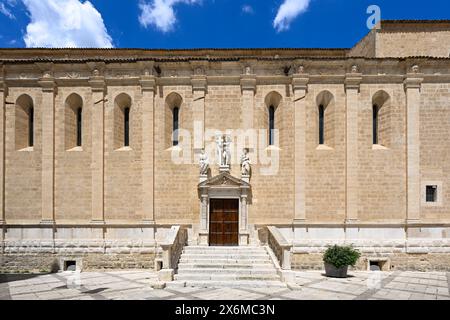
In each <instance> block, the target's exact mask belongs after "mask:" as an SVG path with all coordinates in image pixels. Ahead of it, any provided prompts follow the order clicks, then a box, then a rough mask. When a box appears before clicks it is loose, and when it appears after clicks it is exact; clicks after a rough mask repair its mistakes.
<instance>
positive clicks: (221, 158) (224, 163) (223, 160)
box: [216, 135, 231, 167]
mask: <svg viewBox="0 0 450 320" xmlns="http://www.w3.org/2000/svg"><path fill="white" fill-rule="evenodd" d="M230 149H231V137H230V136H229V135H217V136H216V154H217V159H218V164H219V165H220V166H221V167H229V166H230V160H231V150H230Z"/></svg>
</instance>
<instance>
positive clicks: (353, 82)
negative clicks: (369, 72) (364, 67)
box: [344, 73, 363, 91]
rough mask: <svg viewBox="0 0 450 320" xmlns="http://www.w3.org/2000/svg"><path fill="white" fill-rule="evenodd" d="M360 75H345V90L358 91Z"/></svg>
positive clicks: (360, 80)
mask: <svg viewBox="0 0 450 320" xmlns="http://www.w3.org/2000/svg"><path fill="white" fill-rule="evenodd" d="M362 79H363V77H362V74H361V73H347V74H346V75H345V80H344V84H345V90H358V91H359V87H360V85H361V82H362Z"/></svg>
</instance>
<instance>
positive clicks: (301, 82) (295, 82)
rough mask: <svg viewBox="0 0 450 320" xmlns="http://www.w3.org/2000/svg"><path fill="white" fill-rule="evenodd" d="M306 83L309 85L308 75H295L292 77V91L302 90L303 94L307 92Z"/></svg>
mask: <svg viewBox="0 0 450 320" xmlns="http://www.w3.org/2000/svg"><path fill="white" fill-rule="evenodd" d="M302 67H303V66H302ZM308 83H309V74H305V73H301V74H300V73H295V74H293V75H292V90H293V91H294V92H295V91H297V90H304V91H305V92H307V91H308Z"/></svg>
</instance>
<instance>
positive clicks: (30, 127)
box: [28, 107, 34, 147]
mask: <svg viewBox="0 0 450 320" xmlns="http://www.w3.org/2000/svg"><path fill="white" fill-rule="evenodd" d="M28 112H29V114H28V146H29V147H32V146H34V108H33V107H30V110H29V111H28Z"/></svg>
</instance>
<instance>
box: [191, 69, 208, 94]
mask: <svg viewBox="0 0 450 320" xmlns="http://www.w3.org/2000/svg"><path fill="white" fill-rule="evenodd" d="M190 64H191V68H192V76H191V85H192V91H193V92H195V91H200V92H204V93H205V92H206V91H207V89H208V81H207V76H206V70H207V69H208V64H209V63H208V62H207V61H191V62H190Z"/></svg>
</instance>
